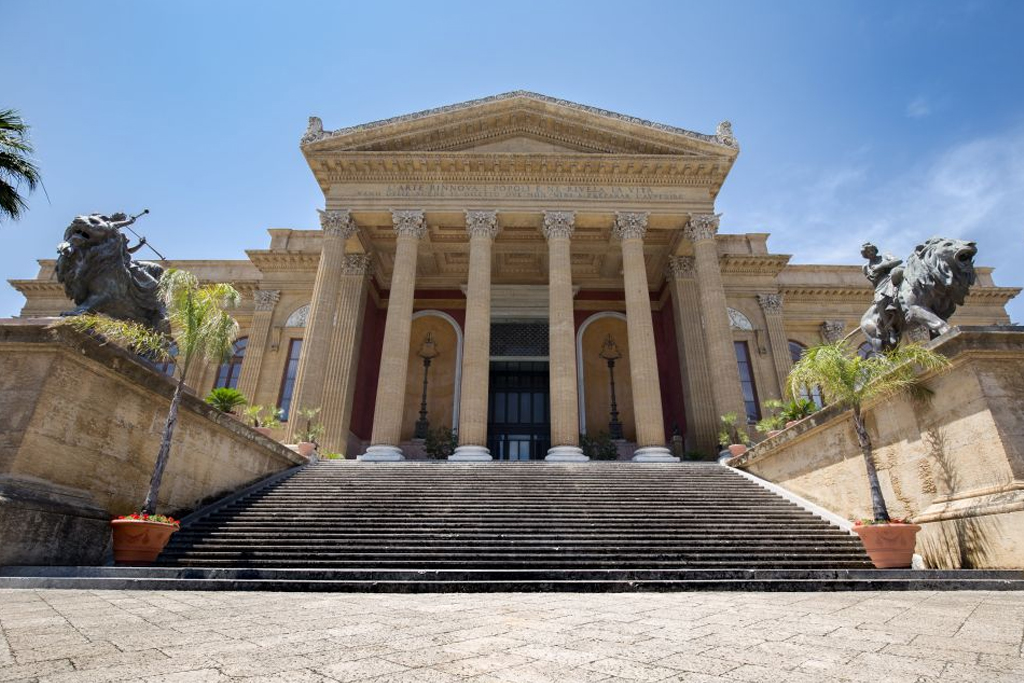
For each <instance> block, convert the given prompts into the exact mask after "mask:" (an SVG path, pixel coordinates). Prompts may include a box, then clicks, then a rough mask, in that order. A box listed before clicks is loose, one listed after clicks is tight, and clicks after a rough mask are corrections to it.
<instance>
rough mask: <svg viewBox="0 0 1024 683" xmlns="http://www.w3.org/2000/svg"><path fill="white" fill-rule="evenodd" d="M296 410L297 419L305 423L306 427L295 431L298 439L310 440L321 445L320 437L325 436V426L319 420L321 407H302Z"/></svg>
mask: <svg viewBox="0 0 1024 683" xmlns="http://www.w3.org/2000/svg"><path fill="white" fill-rule="evenodd" d="M295 412H296V413H297V415H296V417H295V419H296V420H301V421H302V422H304V423H305V426H304V427H302V428H301V429H299V430H298V431H296V432H295V439H296V441H308V442H309V443H315V444H317V445H319V443H320V439H322V438H324V426H323V425H322V424H320V422H319V421H318V420H317V417H318V416H319V415H320V409H319V408H302V409H300V410H297V411H295Z"/></svg>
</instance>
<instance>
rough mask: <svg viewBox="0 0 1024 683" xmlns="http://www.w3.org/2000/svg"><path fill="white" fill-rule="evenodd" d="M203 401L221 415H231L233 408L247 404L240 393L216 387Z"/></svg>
mask: <svg viewBox="0 0 1024 683" xmlns="http://www.w3.org/2000/svg"><path fill="white" fill-rule="evenodd" d="M205 400H206V402H207V403H209V404H210V405H211V406H213V407H214V408H216V409H217V410H219V411H220V412H222V413H233V412H235V408H237V407H238V406H244V405H245V404H246V403H248V402H249V401H247V400H246V398H245V395H244V394H242V392H241V391H238V390H237V389H231V388H229V387H217V388H216V389H214V390H213V391H211V392H210V393H209V394H208V395H207V396H206V399H205Z"/></svg>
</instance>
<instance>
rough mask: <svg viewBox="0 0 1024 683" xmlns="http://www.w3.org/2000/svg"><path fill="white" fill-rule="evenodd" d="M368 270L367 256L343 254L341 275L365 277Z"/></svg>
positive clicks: (368, 258)
mask: <svg viewBox="0 0 1024 683" xmlns="http://www.w3.org/2000/svg"><path fill="white" fill-rule="evenodd" d="M369 269H370V256H369V254H345V261H344V263H343V264H342V266H341V274H342V275H366V271H368V270H369Z"/></svg>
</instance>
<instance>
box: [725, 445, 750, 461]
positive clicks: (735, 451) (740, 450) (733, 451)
mask: <svg viewBox="0 0 1024 683" xmlns="http://www.w3.org/2000/svg"><path fill="white" fill-rule="evenodd" d="M746 452H747V447H746V446H745V445H743V444H741V443H732V444H729V454H730V455H732V457H734V458H735V457H737V456H740V455H743V454H744V453H746Z"/></svg>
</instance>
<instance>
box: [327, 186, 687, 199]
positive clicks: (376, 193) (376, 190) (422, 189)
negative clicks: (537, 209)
mask: <svg viewBox="0 0 1024 683" xmlns="http://www.w3.org/2000/svg"><path fill="white" fill-rule="evenodd" d="M337 189H338V190H340V193H341V194H344V195H345V196H346V197H351V198H352V199H392V198H407V199H448V198H452V199H461V198H466V199H525V200H531V199H533V200H539V201H550V200H597V201H600V200H609V201H654V202H657V201H663V202H673V201H685V200H686V199H688V198H690V197H692V194H688V193H687V192H686V191H685V190H681V189H674V188H660V187H629V186H626V187H622V186H607V185H530V184H525V185H520V184H497V185H476V184H471V183H395V184H389V185H344V186H342V187H339V188H337Z"/></svg>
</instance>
